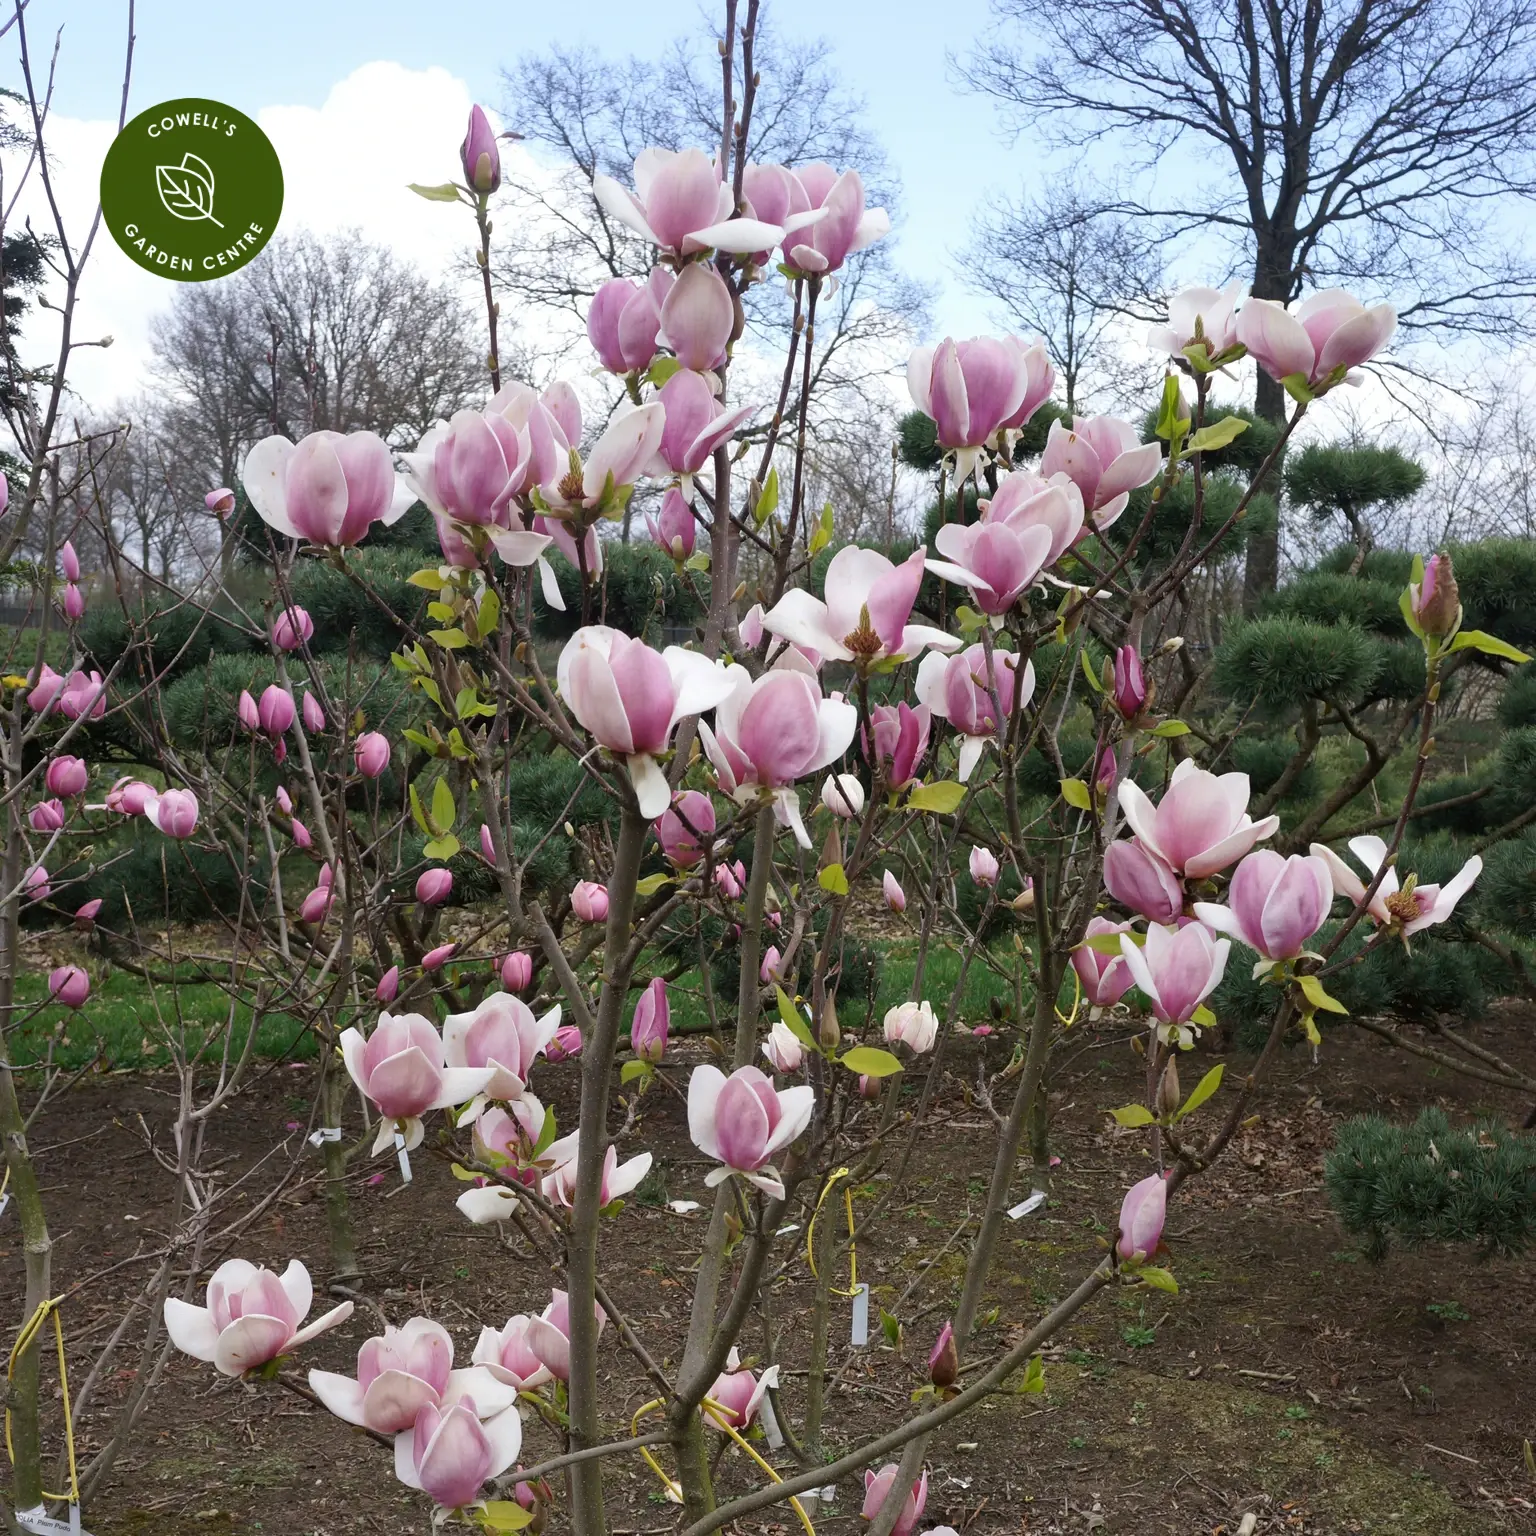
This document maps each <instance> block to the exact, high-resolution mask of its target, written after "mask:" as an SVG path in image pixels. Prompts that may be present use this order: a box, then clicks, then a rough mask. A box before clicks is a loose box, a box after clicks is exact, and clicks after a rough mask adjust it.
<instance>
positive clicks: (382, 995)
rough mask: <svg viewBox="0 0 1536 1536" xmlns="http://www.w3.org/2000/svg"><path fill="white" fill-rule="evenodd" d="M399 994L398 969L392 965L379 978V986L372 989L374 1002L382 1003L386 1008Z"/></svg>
mask: <svg viewBox="0 0 1536 1536" xmlns="http://www.w3.org/2000/svg"><path fill="white" fill-rule="evenodd" d="M399 992H400V967H399V966H398V965H392V966H390V968H389V969H388V970H387V971H385V972H384V974H383V975H382V976H381V977H379V984H378V986H376V987H375V988H374V989H373V996H374V1000H375V1001H376V1002H380V1003H383V1004H384V1005H385V1006H386V1007H387V1006H388V1005H389V1004H390V1003H392V1002H394V1000H395V998H396V997H397V996H398V995H399Z"/></svg>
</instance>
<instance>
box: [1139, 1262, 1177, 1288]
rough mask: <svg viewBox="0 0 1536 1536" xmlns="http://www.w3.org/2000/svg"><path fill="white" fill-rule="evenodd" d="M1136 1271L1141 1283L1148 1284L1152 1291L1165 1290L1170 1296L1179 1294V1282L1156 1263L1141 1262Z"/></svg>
mask: <svg viewBox="0 0 1536 1536" xmlns="http://www.w3.org/2000/svg"><path fill="white" fill-rule="evenodd" d="M1136 1273H1137V1274H1138V1275H1139V1276H1140V1277H1141V1282H1142V1284H1143V1285H1150V1286H1151V1287H1152V1289H1153V1290H1154V1291H1167V1292H1168V1294H1169V1295H1170V1296H1177V1295H1178V1294H1179V1282H1178V1281H1177V1280H1175V1279H1174V1278H1173V1276H1172V1275H1171V1274H1169V1272H1168V1271H1167V1270H1166V1269H1159V1268H1158V1267H1157V1265H1156V1264H1143V1265H1142V1266H1141V1268H1140V1269H1138V1270H1137V1271H1136Z"/></svg>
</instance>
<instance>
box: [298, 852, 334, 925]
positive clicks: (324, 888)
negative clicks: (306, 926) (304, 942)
mask: <svg viewBox="0 0 1536 1536" xmlns="http://www.w3.org/2000/svg"><path fill="white" fill-rule="evenodd" d="M320 873H321V879H320V880H319V882H318V883H317V884H316V886H315V888H314V890H312V891H311V892H310V893H309V894H308V895H307V896H305V898H304V900H303V901H302V902H300V903H299V920H300V921H301V922H305V923H311V924H319V923H323V922H324V921H325V920H326V918H327V917H328V916H329V915H330V911H331V903H332V902H333V901H335V900H336V892H335V891H334V890H332V888H331V881H330V865H329V864H324V865H322V866H321V869H320Z"/></svg>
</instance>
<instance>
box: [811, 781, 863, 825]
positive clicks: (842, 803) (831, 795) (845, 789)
mask: <svg viewBox="0 0 1536 1536" xmlns="http://www.w3.org/2000/svg"><path fill="white" fill-rule="evenodd" d="M821 803H822V804H823V805H824V806H826V808H827V809H828V810H829V811H831V812H832V814H833V815H834V816H842V817H844V818H846V817H850V816H857V815H858V814H859V813H860V812H861V811H862V810H863V809H864V786H863V785H862V784H860V783H859V781H858V779H857V778H856V777H855V776H854V775H853V774H851V773H831V774H828V775H827V780H826V782H825V783H824V784H823V785H822V786H821Z"/></svg>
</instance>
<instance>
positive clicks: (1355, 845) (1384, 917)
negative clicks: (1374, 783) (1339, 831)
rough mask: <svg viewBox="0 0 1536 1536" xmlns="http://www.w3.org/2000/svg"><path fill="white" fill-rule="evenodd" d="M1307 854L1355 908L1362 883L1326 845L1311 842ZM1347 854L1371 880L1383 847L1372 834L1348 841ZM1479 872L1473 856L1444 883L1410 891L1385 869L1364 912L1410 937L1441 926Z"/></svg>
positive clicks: (1383, 857)
mask: <svg viewBox="0 0 1536 1536" xmlns="http://www.w3.org/2000/svg"><path fill="white" fill-rule="evenodd" d="M1310 851H1311V852H1312V853H1313V854H1314V855H1315V856H1316V857H1317V858H1320V859H1321V860H1322V861H1323V862H1324V863H1325V864H1326V865H1327V866H1328V871H1329V873H1330V875H1331V876H1332V877H1333V888H1334V890H1335V891H1336V892H1337V893H1338V894H1339V895H1340V896H1342V897H1343V898H1344V899H1345V900H1346V901H1348V902H1351V903H1353V904H1354V905H1356V906H1358V905H1359V904H1360V902H1361V901H1362V900H1363V899H1364V897H1365V887H1366V882H1365V881H1363V880H1361V878H1360V877H1359V876H1358V875H1357V874H1356V873H1355V872H1354V870H1352V869H1351V868H1350V867H1349V865H1348V864H1346V863H1345V862H1344V861H1343V859H1341V858H1340V857H1339V856H1338V854H1336V853H1335V852H1334V851H1333V849H1331V848H1330V847H1329V846H1328V845H1327V844H1326V843H1313V844H1312V847H1311V850H1310ZM1349 851H1350V852H1351V853H1353V854H1354V856H1355V857H1356V858H1357V859H1359V861H1360V862H1361V863H1362V864H1363V865H1364V866H1365V867H1366V869H1367V871H1368V872H1369V873H1370V875H1371V877H1372V879H1374V878H1375V876H1376V872H1377V870H1379V869H1380V868H1381V866H1382V864H1383V863H1384V862H1385V860H1386V857H1387V845H1386V844H1385V843H1384V842H1382V840H1381V839H1380V838H1379V837H1376V836H1374V835H1367V836H1365V837H1352V838H1350V840H1349ZM1482 872H1483V861H1482V858H1481V856H1480V855H1478V854H1475V853H1474V854H1473V855H1472V857H1471V858H1470V859H1468V860H1467V862H1466V863H1465V864H1463V865H1462V866H1461V869H1460V870H1459V871H1458V872H1457V873H1456V875H1455V877H1454V878H1453V879H1451V880H1449V881H1447V882H1446V884H1444V885H1419V884H1418V883H1417V882H1415V883H1414V886H1413V889H1412V890H1411V891H1410V890H1408V889H1407V888H1406V887H1402V886H1400V885H1399V884H1398V879H1397V871H1396V870H1395V869H1389V870H1388V871H1387V872H1386V874H1385V875H1384V876H1383V877H1382V881H1381V884H1380V885H1379V886H1377V888H1376V894H1375V895H1374V896H1373V897H1372V898H1371V904H1370V906H1369V907H1368V908H1367V909H1366V910H1367V912H1368V914H1369V915H1370V917H1371V918H1372V920H1373V921H1375V922H1377V923H1379V924H1381V925H1382V926H1384V927H1389V926H1391V925H1393V924H1401V925H1402V930H1403V934H1404V936H1405V937H1407V936H1411V935H1413V934H1415V933H1419V932H1421V931H1422V930H1423V929H1425V928H1429V927H1432V926H1433V925H1434V924H1436V923H1443V922H1444V921H1445V920H1446V918H1448V917H1449V916H1450V915H1451V913H1452V912H1454V911H1455V910H1456V903H1457V902H1458V901H1460V900H1461V898H1462V897H1463V896H1465V895H1466V894H1467V892H1468V891H1470V890H1471V889H1472V885H1473V882H1474V881H1475V880H1476V879H1477V877H1478V876H1479V875H1480V874H1481V873H1482Z"/></svg>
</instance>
